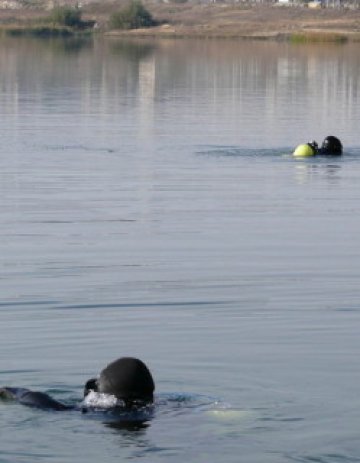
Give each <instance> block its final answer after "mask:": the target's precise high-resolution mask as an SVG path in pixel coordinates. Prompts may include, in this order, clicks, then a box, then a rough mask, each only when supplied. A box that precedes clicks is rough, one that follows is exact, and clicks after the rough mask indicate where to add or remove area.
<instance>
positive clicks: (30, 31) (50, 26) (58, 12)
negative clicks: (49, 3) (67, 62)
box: [2, 6, 94, 37]
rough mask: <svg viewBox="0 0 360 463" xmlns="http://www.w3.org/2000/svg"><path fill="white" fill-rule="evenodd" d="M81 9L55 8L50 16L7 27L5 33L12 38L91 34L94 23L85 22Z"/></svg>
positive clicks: (4, 29) (3, 29)
mask: <svg viewBox="0 0 360 463" xmlns="http://www.w3.org/2000/svg"><path fill="white" fill-rule="evenodd" d="M81 15H82V12H81V10H80V9H79V8H73V7H69V6H59V7H55V8H54V9H53V10H51V11H50V14H49V15H47V16H44V17H41V18H37V19H32V20H29V21H26V22H22V23H21V24H14V25H6V26H4V27H3V28H2V31H3V33H5V34H6V35H12V36H21V35H25V36H34V37H67V36H71V35H74V34H75V33H84V32H89V31H90V30H91V29H93V28H94V21H83V20H82V18H81Z"/></svg>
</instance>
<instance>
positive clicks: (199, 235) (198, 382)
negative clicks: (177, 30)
mask: <svg viewBox="0 0 360 463" xmlns="http://www.w3.org/2000/svg"><path fill="white" fill-rule="evenodd" d="M359 95H360V54H359V47H358V45H345V46H327V45H322V46H290V45H288V44H276V43H246V42H245V43H244V42H231V41H194V42H193V41H173V42H171V41H169V42H166V41H164V42H161V43H158V42H150V43H144V42H132V43H124V42H119V41H116V40H104V41H103V40H97V41H95V42H92V41H82V40H77V41H65V42H64V41H45V42H44V41H33V40H28V39H27V40H21V39H11V40H10V39H2V40H1V41H0V121H1V146H0V289H1V293H0V294H1V303H0V385H8V386H22V387H30V388H33V389H37V390H42V391H47V392H49V393H51V394H52V395H53V396H54V397H56V398H57V399H59V400H63V401H66V402H68V403H75V402H77V401H80V400H81V394H82V386H83V384H84V382H85V380H86V379H88V378H89V377H91V376H94V374H96V373H97V372H98V371H99V370H100V369H101V368H102V367H103V366H104V365H105V364H106V363H107V362H109V361H111V360H113V359H115V358H116V357H118V356H122V355H135V356H139V357H140V358H142V359H143V360H144V361H145V362H146V363H148V365H149V366H150V368H151V370H152V371H153V374H154V377H155V380H156V384H157V396H156V407H155V412H154V416H153V418H152V419H151V420H150V421H149V422H148V423H147V427H143V428H141V429H135V430H134V429H128V428H127V427H124V426H122V427H121V426H115V425H114V424H111V423H110V424H109V423H106V420H105V419H104V417H102V416H87V415H81V413H79V412H75V411H74V412H63V413H56V412H44V411H41V410H33V409H28V408H25V407H22V406H20V405H16V404H14V405H9V404H7V405H5V404H0V416H1V419H0V462H1V463H21V462H26V463H33V462H34V463H35V462H37V463H38V462H42V461H44V462H54V463H70V462H75V463H82V462H86V463H92V462H94V463H95V462H99V461H106V462H109V463H111V462H118V461H125V460H139V461H140V460H142V461H145V462H174V463H175V462H179V463H180V462H181V463H183V462H186V461H188V462H194V463H215V462H216V463H217V462H219V461H221V462H224V463H235V462H236V463H238V462H239V461H241V462H246V463H251V462H254V463H259V462H261V463H262V462H266V463H268V462H269V463H270V462H274V463H281V462H292V461H295V462H313V461H317V462H321V463H335V462H355V461H360V443H359V442H360V441H359V429H360V393H359V391H360V369H359V355H360V337H359V330H360V286H359V283H360V246H359V236H360V218H359V217H360V187H359V185H360V142H359V127H360V104H359ZM329 134H335V135H338V136H339V137H340V138H341V139H342V141H343V143H344V145H345V147H346V148H345V151H346V153H345V156H343V158H340V159H336V158H335V159H321V158H314V159H308V160H294V159H292V158H291V157H290V156H289V153H290V152H291V150H292V148H293V147H294V146H296V145H297V144H299V143H301V142H306V141H308V140H310V139H317V140H318V141H319V142H321V140H322V139H323V138H324V137H325V136H326V135H329Z"/></svg>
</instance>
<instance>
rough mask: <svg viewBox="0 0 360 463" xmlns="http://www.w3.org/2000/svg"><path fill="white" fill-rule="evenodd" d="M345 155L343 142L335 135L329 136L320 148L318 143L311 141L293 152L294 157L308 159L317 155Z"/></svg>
mask: <svg viewBox="0 0 360 463" xmlns="http://www.w3.org/2000/svg"><path fill="white" fill-rule="evenodd" d="M342 153H343V146H342V143H341V141H340V140H339V139H338V138H337V137H334V136H333V135H329V136H327V137H326V138H325V139H324V141H323V142H322V145H321V147H320V148H319V146H318V144H317V143H316V141H311V142H309V143H305V144H302V145H299V146H298V147H297V148H296V149H295V151H294V152H293V156H296V157H308V156H316V155H325V156H341V155H342Z"/></svg>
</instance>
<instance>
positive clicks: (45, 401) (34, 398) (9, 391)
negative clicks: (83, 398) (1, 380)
mask: <svg viewBox="0 0 360 463" xmlns="http://www.w3.org/2000/svg"><path fill="white" fill-rule="evenodd" d="M0 398H1V399H5V400H15V401H17V402H19V403H21V404H23V405H27V406H28V407H36V408H43V409H47V410H71V409H72V408H74V407H70V406H68V405H65V404H63V403H61V402H58V401H57V400H55V399H53V398H52V397H50V396H49V395H48V394H45V393H44V392H37V391H30V389H25V388H22V387H4V388H1V389H0Z"/></svg>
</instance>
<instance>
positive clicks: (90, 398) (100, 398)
mask: <svg viewBox="0 0 360 463" xmlns="http://www.w3.org/2000/svg"><path fill="white" fill-rule="evenodd" d="M83 405H84V406H85V407H91V408H112V407H115V406H116V405H123V402H122V401H120V400H118V399H117V398H116V397H115V396H114V395H111V394H103V393H101V392H95V391H90V392H89V394H88V395H87V396H86V397H85V399H84V401H83Z"/></svg>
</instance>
